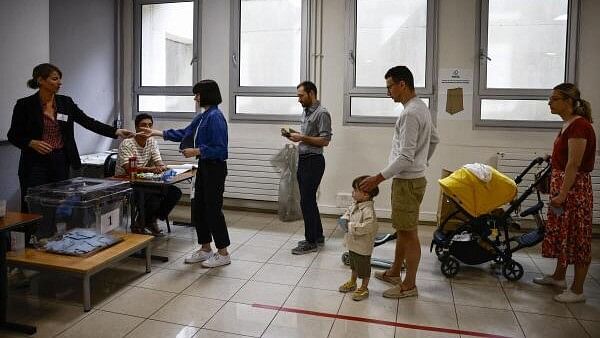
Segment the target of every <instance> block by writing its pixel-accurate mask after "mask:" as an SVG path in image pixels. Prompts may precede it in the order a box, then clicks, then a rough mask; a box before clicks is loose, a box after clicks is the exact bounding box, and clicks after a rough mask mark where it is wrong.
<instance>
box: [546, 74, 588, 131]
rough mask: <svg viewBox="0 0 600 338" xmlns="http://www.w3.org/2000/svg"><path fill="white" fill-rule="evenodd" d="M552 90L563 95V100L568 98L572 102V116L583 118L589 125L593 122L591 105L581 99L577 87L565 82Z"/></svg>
mask: <svg viewBox="0 0 600 338" xmlns="http://www.w3.org/2000/svg"><path fill="white" fill-rule="evenodd" d="M553 89H554V90H556V91H558V92H560V93H561V94H563V95H564V96H565V98H569V99H571V101H573V114H575V115H579V116H581V117H583V118H585V119H586V120H587V121H588V122H589V123H592V122H593V121H592V105H591V104H590V103H589V102H588V101H586V100H583V99H581V93H580V92H579V89H578V88H577V86H575V85H574V84H572V83H568V82H565V83H561V84H559V85H558V86H556V87H554V88H553Z"/></svg>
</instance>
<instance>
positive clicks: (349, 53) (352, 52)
mask: <svg viewBox="0 0 600 338" xmlns="http://www.w3.org/2000/svg"><path fill="white" fill-rule="evenodd" d="M348 58H349V59H350V62H352V63H356V58H355V57H354V51H353V50H350V51H348Z"/></svg>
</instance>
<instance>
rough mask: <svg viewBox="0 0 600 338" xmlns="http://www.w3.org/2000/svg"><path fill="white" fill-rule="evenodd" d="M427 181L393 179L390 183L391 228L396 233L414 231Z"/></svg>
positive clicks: (420, 179) (421, 178) (423, 178)
mask: <svg viewBox="0 0 600 338" xmlns="http://www.w3.org/2000/svg"><path fill="white" fill-rule="evenodd" d="M426 186H427V180H426V179H425V177H420V178H415V179H402V178H394V181H393V182H392V226H393V227H394V229H396V230H397V231H411V230H416V229H417V226H418V225H419V208H420V206H421V202H422V201H423V195H425V187H426Z"/></svg>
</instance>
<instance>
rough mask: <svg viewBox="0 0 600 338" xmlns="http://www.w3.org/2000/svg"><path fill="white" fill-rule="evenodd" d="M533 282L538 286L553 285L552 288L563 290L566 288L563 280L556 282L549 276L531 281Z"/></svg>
mask: <svg viewBox="0 0 600 338" xmlns="http://www.w3.org/2000/svg"><path fill="white" fill-rule="evenodd" d="M533 282H534V283H535V284H539V285H553V286H558V287H560V288H563V289H566V288H567V282H566V281H565V280H564V279H563V280H556V279H554V278H552V276H549V275H544V276H543V277H536V278H534V279H533Z"/></svg>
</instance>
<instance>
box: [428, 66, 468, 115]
mask: <svg viewBox="0 0 600 338" xmlns="http://www.w3.org/2000/svg"><path fill="white" fill-rule="evenodd" d="M437 89H438V118H442V119H459V120H464V119H470V118H471V115H472V112H471V110H472V109H471V104H472V101H473V70H472V69H463V68H442V69H440V72H439V74H438V88H437ZM459 112H462V113H461V114H458V113H459Z"/></svg>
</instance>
